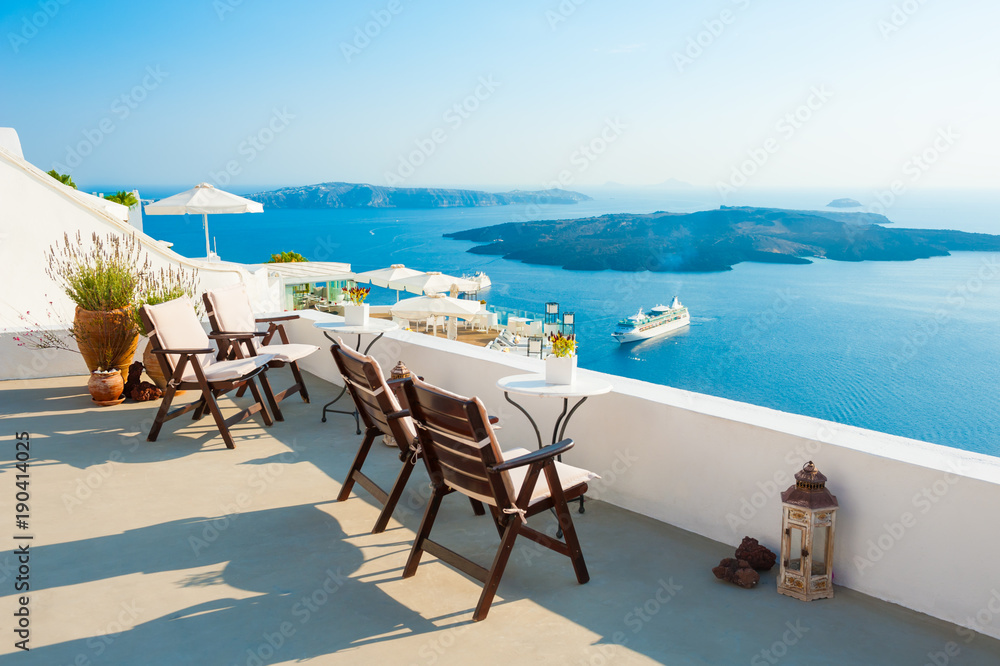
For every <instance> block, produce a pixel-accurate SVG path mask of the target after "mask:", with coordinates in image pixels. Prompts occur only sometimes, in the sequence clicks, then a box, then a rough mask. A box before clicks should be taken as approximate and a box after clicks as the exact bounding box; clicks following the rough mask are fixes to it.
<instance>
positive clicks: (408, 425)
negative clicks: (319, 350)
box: [331, 342, 417, 453]
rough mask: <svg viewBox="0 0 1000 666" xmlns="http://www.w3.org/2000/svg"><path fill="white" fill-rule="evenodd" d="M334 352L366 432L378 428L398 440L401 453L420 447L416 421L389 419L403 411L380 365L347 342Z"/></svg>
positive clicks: (405, 418) (397, 443)
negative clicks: (390, 416)
mask: <svg viewBox="0 0 1000 666" xmlns="http://www.w3.org/2000/svg"><path fill="white" fill-rule="evenodd" d="M331 352H332V353H333V360H334V362H335V363H336V364H337V369H339V370H340V375H341V377H343V378H344V383H345V385H346V386H347V390H348V391H349V392H350V394H351V397H352V398H353V399H354V404H355V406H356V407H357V409H358V414H359V415H360V416H361V420H362V422H363V423H364V424H365V428H372V427H374V428H377V429H378V431H379V432H381V433H382V434H383V435H389V436H391V437H392V438H393V439H395V440H396V445H397V446H399V449H400V451H402V452H404V453H407V452H409V451H410V446H411V445H413V446H416V439H417V437H416V431H415V430H414V427H413V421H412V420H411V419H410V418H409V417H404V418H399V419H390V418H389V414H392V413H394V412H398V411H400V409H401V408H400V404H399V401H398V400H397V399H396V395H395V394H394V393H393V392H392V389H390V388H389V385H388V384H386V382H385V378H384V377H383V376H382V368H381V367H379V364H378V361H376V360H375V359H374V358H372V357H371V356H365V355H364V354H361V353H359V352H356V351H354V350H353V349H351V348H350V347H348V346H347V345H346V344H343V342H341V343H340V344H337V343H334V344H333V345H332V346H331Z"/></svg>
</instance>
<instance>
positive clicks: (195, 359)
mask: <svg viewBox="0 0 1000 666" xmlns="http://www.w3.org/2000/svg"><path fill="white" fill-rule="evenodd" d="M139 317H140V318H141V319H142V323H143V325H144V326H145V328H146V330H147V331H149V343H150V345H151V346H152V349H153V354H154V355H156V357H157V359H158V361H159V363H160V368H161V370H162V371H163V374H164V375H165V376H166V377H169V379H168V381H167V387H166V389H165V390H164V392H163V401H162V402H161V403H160V409H159V410H158V411H157V412H156V418H155V419H154V420H153V426H152V427H151V428H150V429H149V435H148V436H147V437H146V439H147V440H149V441H150V442H155V441H156V438H157V436H158V435H159V433H160V428H162V427H163V424H164V423H165V422H167V421H169V420H171V419H175V418H177V417H178V416H181V415H182V414H186V413H187V412H189V411H191V410H195V413H194V418H195V420H196V421H197V420H199V419H201V418H202V417H203V416H205V412H206V411H207V412H210V413H211V414H212V418H213V419H215V424H216V425H217V426H218V428H219V433H220V434H221V435H222V439H223V441H224V442H225V443H226V448H230V449H234V448H236V445H235V444H234V443H233V436H232V435H231V434H230V433H229V426H230V425H232V424H234V423H237V422H239V421H242V420H243V419H246V418H248V417H250V416H252V415H254V414H256V413H258V412H259V413H260V415H261V418H262V419H263V420H264V425H267V426H269V425H271V424H272V423H273V421H272V420H271V415H270V414H268V412H267V408H266V407H265V406H264V402H263V400H262V398H261V394H260V390H259V389H258V388H257V384H256V383H255V382H254V379H259V380H260V383H261V387H262V388H263V390H264V394H265V396H266V398H267V401H268V403H269V404H270V406H271V408H272V409H277V403H276V401H275V399H274V394H273V393H271V387H270V385H269V384H268V382H267V375H266V374H265V371H266V370H267V365H268V363H269V362H270V361H271V360H272V359H273V358H274V356H272V355H271V354H260V355H258V356H252V357H248V358H236V359H231V360H221V359H219V358H217V357H216V351H215V349H214V348H213V347H212V345H211V343H210V342H209V339H210V337H211V338H215V339H218V340H221V339H222V337H223V336H219V335H212V336H208V335H206V334H205V330H204V329H203V328H202V327H201V322H200V321H198V315H197V314H196V313H195V310H194V304H193V303H192V302H191V300H190V299H189V298H188V297H187V296H182V297H181V298H177V299H174V300H172V301H167V302H166V303H161V304H160V305H144V306H142V308H140V310H139ZM242 337H243V338H248V337H250V336H248V335H244V336H242ZM225 339H226V341H227V343H228V344H233V339H234V338H233V336H225ZM222 344H223V343H222V342H220V347H221V346H222ZM237 344H238V343H237ZM247 387H249V388H250V391H251V392H252V393H253V397H254V400H255V402H254V404H253V405H251V406H250V407H248V408H246V409H244V410H243V411H241V412H239V413H238V414H235V415H233V416H231V417H229V418H228V419H225V418H223V417H222V412H221V411H220V409H219V405H218V403H217V402H216V398H218V396H220V395H223V394H225V393H228V392H229V391H232V390H233V389H241V388H247ZM188 390H199V391H201V399H200V400H198V401H196V402H192V403H191V404H188V405H185V406H184V407H179V408H177V409H175V410H174V411H170V404H171V402H173V399H174V396H175V395H176V394H177V391H188Z"/></svg>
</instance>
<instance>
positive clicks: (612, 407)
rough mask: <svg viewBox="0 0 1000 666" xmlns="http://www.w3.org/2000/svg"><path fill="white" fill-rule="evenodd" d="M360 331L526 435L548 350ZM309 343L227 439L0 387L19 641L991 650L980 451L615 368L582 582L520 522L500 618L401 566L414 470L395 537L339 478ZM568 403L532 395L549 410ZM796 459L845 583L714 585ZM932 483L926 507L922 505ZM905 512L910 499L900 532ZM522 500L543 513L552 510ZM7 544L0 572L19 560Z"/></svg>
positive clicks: (379, 468)
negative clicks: (521, 533) (12, 483)
mask: <svg viewBox="0 0 1000 666" xmlns="http://www.w3.org/2000/svg"><path fill="white" fill-rule="evenodd" d="M331 317H332V315H326V314H323V313H305V316H304V317H303V319H301V320H300V321H297V322H294V323H293V325H292V326H291V328H290V332H291V334H292V337H293V340H297V341H304V342H315V343H317V344H323V338H322V337H321V336H320V334H319V331H317V330H316V329H315V328H313V326H312V319H329V318H331ZM373 353H376V355H377V356H378V357H379V360H380V363H381V364H382V365H383V367H390V366H391V364H392V363H394V362H395V360H396V359H403V360H405V362H406V363H407V365H408V366H410V368H411V369H412V370H413V371H414V372H416V373H419V374H421V375H424V376H425V377H426V378H427V380H428V381H432V382H434V383H437V384H439V385H442V386H446V387H448V388H450V389H452V390H455V391H458V392H462V393H466V394H475V395H479V396H481V397H482V398H483V399H484V400H485V401H486V404H487V407H488V408H489V409H490V411H491V412H492V413H495V414H497V415H499V416H500V418H501V424H502V426H503V429H502V430H501V431H500V433H499V435H500V439H501V443H502V444H503V446H504V447H505V448H511V447H514V446H526V447H528V448H530V447H531V446H533V444H534V434H533V432H532V431H531V430H530V427H529V426H528V425H527V423H526V421H525V420H524V418H523V416H521V415H520V414H519V413H518V412H516V411H515V410H513V409H512V408H510V407H509V406H508V405H507V403H506V402H505V401H504V400H503V398H502V394H501V393H500V392H499V391H498V390H497V389H496V386H495V383H496V381H497V379H499V378H500V377H502V376H506V375H509V374H517V373H521V372H527V371H535V370H538V369H539V366H540V365H541V361H539V360H537V359H529V358H523V357H511V356H510V355H506V354H504V355H501V354H495V353H491V352H488V351H486V350H482V349H477V348H475V347H472V346H470V345H464V344H461V343H456V342H453V341H448V340H444V339H440V338H434V337H431V336H424V335H416V334H413V333H408V332H405V331H397V332H394V333H390V334H388V335H387V336H386V338H384V339H383V340H381V341H380V342H379V343H378V344H377V345H376V347H375V348H374V349H373ZM305 365H306V367H307V368H308V369H309V371H310V374H308V375H307V378H306V381H307V382H308V383H309V386H310V391H311V393H312V394H313V399H312V402H311V403H310V404H305V403H302V402H299V401H298V399H297V398H294V399H292V400H289V401H286V402H285V403H284V404H283V409H284V411H285V417H286V420H285V422H283V423H276V424H275V425H274V426H273V427H270V428H264V427H263V426H262V425H261V424H260V422H259V421H257V420H252V421H247V422H243V423H242V424H240V425H237V426H236V427H234V429H233V432H234V435H235V437H236V446H237V448H236V449H235V450H232V451H230V450H226V449H225V448H224V445H223V443H222V441H221V439H220V437H219V436H218V431H217V430H216V429H215V427H214V425H213V424H212V423H211V422H210V420H209V419H206V420H203V421H200V422H197V423H192V422H191V421H188V420H185V419H180V420H179V421H174V422H171V423H170V424H168V425H167V427H166V428H165V430H164V431H163V433H161V435H160V438H159V441H157V442H155V443H150V442H146V441H145V434H146V432H147V431H148V428H149V424H150V423H151V420H152V416H153V413H154V411H155V409H156V407H157V404H156V403H139V404H136V403H129V404H126V405H124V406H122V407H119V408H116V409H114V410H107V409H99V408H94V407H92V406H91V405H90V404H89V403H90V400H89V396H88V395H87V392H86V388H85V387H84V386H83V384H84V382H83V381H82V380H81V378H80V377H62V378H51V379H33V380H15V381H7V382H3V383H0V405H2V408H0V420H2V421H3V422H4V423H5V424H6V427H7V429H8V431H9V432H14V431H18V432H28V433H30V434H31V442H32V449H31V450H32V457H33V463H32V468H31V469H32V472H31V473H32V477H31V483H32V488H33V497H34V498H35V500H34V502H35V503H34V505H33V507H32V513H33V515H32V519H33V530H32V532H33V536H34V540H33V541H32V545H31V548H32V555H33V557H32V590H31V598H32V619H31V621H32V627H33V629H32V634H31V635H32V643H31V646H32V651H31V653H29V654H26V655H24V657H23V660H24V661H25V662H26V663H39V664H41V663H45V664H54V663H149V664H160V663H162V664H173V663H178V662H179V661H183V660H185V659H186V660H188V661H193V662H197V663H213V664H215V663H218V664H223V663H226V664H268V663H286V662H289V663H291V662H295V661H300V660H305V659H313V658H315V659H316V660H317V663H402V664H435V663H442V664H460V663H473V662H480V663H565V664H580V663H582V664H603V663H668V664H713V665H714V664H746V663H749V664H771V663H801V664H821V663H828V664H926V663H931V664H941V663H961V664H991V663H997V662H998V660H1000V641H998V640H997V636H998V635H1000V613H998V612H997V601H996V599H997V598H998V597H1000V593H998V591H997V590H998V587H1000V581H998V580H997V577H996V576H995V575H993V574H992V573H991V568H990V567H991V560H992V558H991V554H992V553H993V552H994V551H995V550H996V548H997V546H998V543H997V539H998V537H997V536H995V534H994V533H992V532H991V531H990V530H985V531H984V530H977V528H976V525H977V524H979V521H980V520H981V516H980V515H979V510H980V509H981V508H982V507H988V506H995V505H996V503H997V500H998V495H1000V485H998V484H997V481H996V478H995V475H996V472H997V466H996V464H995V463H994V461H992V460H987V459H985V457H982V456H979V457H977V456H975V455H973V454H961V453H960V452H955V451H953V450H950V449H944V448H943V447H935V446H933V445H926V444H920V443H916V442H909V441H906V440H901V438H895V437H890V436H887V435H881V434H879V433H873V432H868V431H860V430H858V429H855V428H848V427H846V426H839V425H836V424H832V423H825V422H821V421H817V420H815V419H808V418H805V417H798V416H793V415H788V414H781V413H777V412H772V411H771V410H766V409H763V408H758V407H753V406H750V405H741V404H738V403H732V402H730V401H726V400H721V399H717V398H710V397H708V396H700V395H696V394H691V393H686V392H683V391H677V390H673V389H669V388H665V387H660V386H653V385H649V384H645V383H643V382H637V381H633V380H625V379H623V378H619V377H612V376H604V378H605V379H608V380H609V381H611V382H612V383H613V384H614V387H615V388H614V390H613V392H612V393H611V394H609V395H606V396H598V397H595V398H593V399H592V400H591V401H589V402H588V403H587V404H586V405H585V406H583V407H582V408H581V409H580V411H579V412H578V414H577V415H576V416H575V417H574V421H573V424H572V426H571V432H569V433H568V435H569V436H571V437H573V438H574V439H575V440H576V447H575V448H574V449H573V450H572V451H570V452H569V453H568V456H567V461H568V462H571V463H573V464H576V465H579V466H583V467H587V468H589V469H593V470H595V471H597V472H599V473H600V474H601V475H602V477H603V478H602V479H601V480H600V481H595V482H593V484H592V486H591V488H592V489H591V492H590V493H589V496H590V498H591V500H590V501H589V502H588V504H587V512H586V513H585V514H582V515H575V521H576V523H577V530H578V532H579V535H580V539H581V542H582V546H583V549H584V554H585V556H586V558H587V563H588V566H589V568H590V572H591V581H590V582H589V583H588V584H586V585H582V586H581V585H578V584H577V583H576V581H575V579H574V577H573V574H572V568H571V567H570V566H569V563H568V562H567V561H566V560H565V559H564V558H562V557H560V556H558V555H555V554H552V553H550V552H547V551H540V550H539V549H537V548H536V547H534V545H533V544H532V543H530V542H525V543H521V544H519V545H518V547H517V548H516V550H515V553H514V556H513V557H512V560H511V564H510V566H509V568H508V571H507V574H506V575H505V576H504V579H503V581H502V583H501V586H500V589H499V596H498V600H497V602H496V603H495V605H494V608H493V610H492V612H491V613H490V616H489V617H488V618H487V619H486V620H485V621H483V622H480V623H473V622H472V621H471V612H472V608H473V606H474V605H475V602H476V600H477V598H478V595H479V585H478V584H477V583H476V582H474V581H472V580H470V579H468V578H466V577H465V576H464V575H463V574H461V573H459V572H457V571H456V570H454V569H452V568H451V567H448V566H446V565H444V564H442V563H440V562H438V561H436V560H435V559H434V558H432V557H430V556H426V555H425V559H424V562H423V564H422V565H421V566H420V569H419V571H418V574H417V575H416V576H415V577H414V578H409V579H405V580H404V579H403V578H402V576H401V571H402V566H403V564H404V562H405V559H406V557H407V554H408V552H409V548H410V546H411V544H412V542H413V538H414V532H415V530H416V528H417V525H418V522H419V519H420V515H421V512H422V510H423V507H424V505H425V503H426V498H427V493H428V489H427V478H426V473H425V472H424V471H423V469H420V470H417V471H416V473H415V474H414V477H413V478H412V479H411V481H410V483H409V485H408V488H407V492H406V495H405V496H404V498H403V501H402V502H401V503H400V506H399V508H398V509H397V511H396V513H395V515H394V519H393V521H392V522H390V525H389V529H388V530H387V531H386V532H384V533H383V534H380V535H371V534H370V533H369V530H370V529H371V525H372V524H373V522H374V519H375V517H376V516H377V514H378V509H379V506H378V505H377V504H376V503H375V502H374V500H372V498H371V497H370V496H369V495H368V494H367V493H366V492H365V491H364V490H361V489H358V490H357V492H356V493H355V495H354V496H352V498H351V499H350V500H349V501H347V502H339V503H338V502H336V501H335V497H336V495H337V493H338V492H339V489H340V486H341V483H342V481H343V477H344V475H345V474H346V471H347V469H348V468H349V466H350V462H351V460H352V458H353V456H354V454H355V452H356V450H357V446H358V444H359V442H360V437H359V436H357V435H355V433H354V427H353V426H354V424H353V420H352V419H350V418H349V417H343V416H339V415H333V416H331V417H330V418H329V421H328V422H327V423H325V424H324V423H321V422H320V418H319V416H320V415H319V411H320V405H322V404H323V403H324V402H326V401H327V400H328V399H330V398H331V397H332V396H333V395H335V393H336V392H337V391H338V390H339V389H338V388H337V384H338V383H339V382H337V381H336V376H335V370H334V367H333V363H332V359H331V357H330V354H329V352H328V351H327V346H326V345H325V344H324V346H323V349H321V351H320V352H318V353H316V354H314V355H313V356H312V357H310V360H309V361H308V362H307V363H306V364H305ZM581 372H584V373H586V371H581ZM587 374H590V373H587ZM329 380H334V381H332V382H331V381H329ZM194 398H195V396H191V399H194ZM183 399H186V398H183ZM237 402H239V403H243V402H245V399H239V400H237ZM222 404H223V407H224V409H225V412H226V413H227V414H228V413H231V412H232V411H234V410H235V405H234V404H233V402H231V401H230V400H229V399H224V400H223V402H222ZM555 407H556V406H555V405H547V404H544V403H543V404H537V405H533V406H532V409H533V410H535V413H536V418H539V419H540V420H542V421H544V420H545V419H546V418H548V417H554V415H555V412H556V409H555ZM4 439H5V440H7V441H8V443H10V442H12V440H13V437H12V435H6V436H5V437H4ZM904 450H906V451H909V453H907V454H906V455H902V456H901V455H898V454H900V452H902V451H904ZM806 456H807V457H809V458H811V459H815V460H816V461H817V464H819V465H820V466H821V467H822V469H823V471H824V473H826V474H827V475H828V476H829V477H830V481H829V486H830V488H831V489H832V490H833V492H834V493H835V494H837V496H838V498H839V500H840V504H841V515H840V517H839V519H838V522H839V526H838V534H837V547H836V556H835V561H834V574H835V582H836V596H835V597H834V598H833V599H830V600H822V601H815V602H811V603H804V602H800V601H797V600H794V599H791V598H788V597H783V596H780V595H778V594H777V593H776V591H775V572H776V569H775V570H772V571H771V572H769V573H765V574H763V575H762V579H761V582H760V584H759V585H758V586H757V587H756V588H755V589H753V590H743V589H740V588H737V587H735V586H732V585H729V584H727V583H723V582H722V581H719V580H716V579H715V577H714V576H713V575H712V573H711V568H712V567H713V566H715V565H716V564H717V563H718V561H719V560H720V559H722V558H724V557H729V556H731V555H732V550H733V546H734V545H735V544H736V543H738V542H739V540H740V539H741V538H742V537H743V536H744V535H745V534H748V535H751V536H755V537H757V538H759V539H760V540H761V541H762V543H764V544H765V545H768V546H769V547H771V549H772V550H777V545H778V536H779V535H778V531H779V527H780V499H779V498H778V496H777V495H778V492H779V491H780V490H783V489H784V487H785V486H780V487H779V480H781V479H783V478H784V476H783V475H786V474H790V473H791V472H793V471H795V469H797V467H800V466H801V460H800V458H804V457H806ZM960 456H961V457H960ZM901 458H907V459H905V460H904V459H901ZM398 465H399V461H398V458H397V455H396V453H395V452H394V449H389V448H387V447H383V446H381V445H377V446H376V447H375V449H373V451H372V454H371V456H370V459H369V462H368V463H367V464H366V470H370V472H371V473H372V474H373V476H375V478H376V479H377V480H378V481H379V482H380V483H382V484H384V485H388V484H389V483H391V480H392V478H393V477H394V476H395V474H396V472H397V470H398ZM949 465H952V467H951V468H949V467H948V466H949ZM10 467H11V464H8V466H7V470H5V471H6V472H9V471H10ZM4 476H5V477H9V476H11V475H10V474H9V473H5V474H4ZM941 484H945V485H944V486H942V485H941ZM785 485H787V484H785ZM921 489H924V490H925V491H926V492H929V493H931V494H930V495H928V497H930V498H931V500H933V502H932V501H930V500H928V504H929V505H930V508H929V509H928V510H927V511H926V512H922V511H920V509H919V508H914V505H913V501H915V498H914V495H915V494H918V495H919V494H920V493H921ZM449 500H450V501H449ZM449 500H446V502H445V504H444V508H443V513H442V516H441V518H440V519H439V528H438V529H439V530H440V533H439V534H438V536H439V537H440V540H442V541H443V542H444V543H446V544H447V545H449V546H450V547H453V548H455V549H456V550H459V551H460V552H464V553H466V554H470V555H472V556H473V557H475V558H477V559H478V560H479V561H481V562H483V563H486V562H488V560H489V559H490V558H491V557H492V553H493V551H494V549H495V546H496V539H497V536H496V532H495V529H494V528H493V526H492V523H491V522H490V521H489V520H488V519H487V518H485V517H475V516H473V515H472V512H471V511H470V510H469V507H468V504H467V503H465V502H461V501H458V500H457V499H455V498H449ZM908 507H909V509H910V511H912V513H913V514H914V515H915V516H916V518H915V522H912V523H911V521H904V522H906V526H905V527H901V528H900V529H901V530H902V532H901V533H897V532H896V531H895V530H896V529H897V528H896V527H894V525H895V524H896V523H897V522H900V520H901V519H900V515H901V513H902V512H905V511H906V510H907V508H908ZM532 522H533V524H536V525H537V526H539V527H541V528H543V529H547V530H549V531H554V529H555V522H554V520H553V519H552V518H551V517H550V516H549V515H548V514H543V515H539V516H537V517H535V518H532ZM549 523H551V524H549ZM885 535H889V536H888V537H886V536H885ZM888 538H891V542H887V539H888ZM983 542H985V543H983ZM3 557H4V558H5V559H4V560H3V561H0V564H3V566H4V571H5V572H7V576H8V579H9V578H10V576H12V575H13V571H14V569H13V568H12V566H13V564H14V562H13V556H12V555H11V554H10V553H7V554H6V555H5V556H3ZM859 558H860V559H859ZM4 594H5V596H4V602H3V603H5V604H8V603H9V602H10V601H11V594H12V592H11V591H10V588H8V589H5V591H4ZM967 627H974V629H976V630H970V629H969V628H967ZM11 645H12V641H8V642H7V643H5V644H4V645H3V647H2V652H3V653H6V654H9V653H11V652H14V651H15V650H14V649H13V648H12V647H11ZM81 659H82V661H80V660H81ZM935 660H936V661H935ZM943 660H947V661H943Z"/></svg>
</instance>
